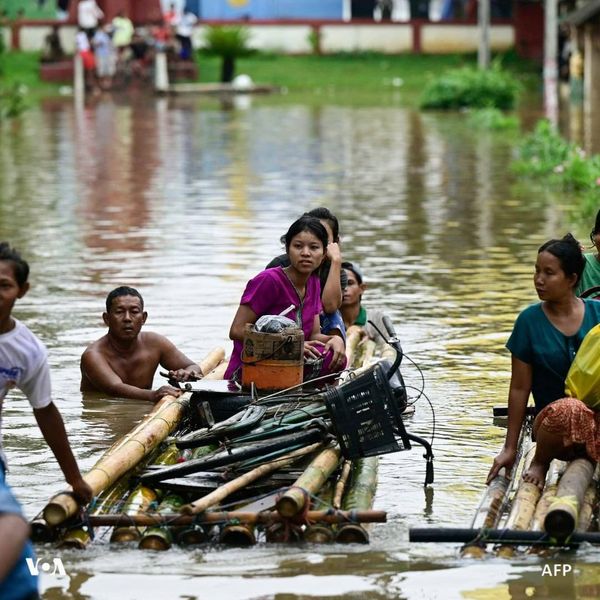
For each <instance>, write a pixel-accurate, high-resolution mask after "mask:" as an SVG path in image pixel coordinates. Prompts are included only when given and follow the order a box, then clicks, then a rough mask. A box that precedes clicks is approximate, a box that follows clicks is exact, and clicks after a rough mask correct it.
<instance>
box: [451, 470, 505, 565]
mask: <svg viewBox="0 0 600 600" xmlns="http://www.w3.org/2000/svg"><path fill="white" fill-rule="evenodd" d="M515 468H516V467H515ZM509 483H510V480H509V479H508V477H506V469H505V468H504V467H502V468H501V469H500V471H499V472H498V475H496V477H494V479H493V480H492V481H491V482H490V484H489V485H488V487H487V489H486V490H485V493H484V495H483V497H482V498H481V502H480V503H479V507H478V508H477V511H476V512H475V516H474V517H473V521H472V522H471V528H472V529H482V528H483V529H494V528H495V527H496V526H497V525H498V522H499V521H500V517H501V516H502V512H501V509H502V506H503V505H504V501H505V498H506V494H507V492H508V489H509ZM460 554H461V556H464V557H469V558H482V557H483V556H484V555H485V545H481V544H479V543H474V544H468V545H466V546H463V547H462V548H461V549H460Z"/></svg>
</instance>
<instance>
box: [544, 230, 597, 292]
mask: <svg viewBox="0 0 600 600" xmlns="http://www.w3.org/2000/svg"><path fill="white" fill-rule="evenodd" d="M540 252H550V254H552V255H553V256H556V258H558V262H559V263H560V268H561V269H562V270H563V271H564V273H565V274H566V275H572V274H573V273H575V275H577V280H576V281H575V285H577V284H578V283H579V280H580V279H581V274H582V273H583V269H584V267H585V258H584V257H583V253H582V252H581V246H580V245H579V242H578V241H577V240H576V239H575V238H574V237H573V236H572V235H571V234H570V233H567V235H565V236H564V237H563V238H561V239H560V240H549V241H547V242H546V243H545V244H542V245H541V246H540V247H539V250H538V254H540Z"/></svg>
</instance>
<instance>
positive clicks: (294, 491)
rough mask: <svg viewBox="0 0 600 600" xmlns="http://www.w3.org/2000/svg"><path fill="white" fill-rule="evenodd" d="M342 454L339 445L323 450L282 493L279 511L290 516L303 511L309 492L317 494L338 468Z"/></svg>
mask: <svg viewBox="0 0 600 600" xmlns="http://www.w3.org/2000/svg"><path fill="white" fill-rule="evenodd" d="M340 455H341V451H340V447H339V446H337V445H336V446H333V447H330V448H325V449H324V450H322V451H321V452H320V453H319V454H318V455H317V456H316V457H315V458H314V460H313V461H312V462H311V463H310V464H309V465H308V467H306V470H305V471H304V473H302V475H300V477H298V479H297V480H296V482H295V483H294V485H293V486H292V487H291V488H289V489H288V490H287V491H285V492H284V493H283V494H282V495H281V498H279V500H278V501H277V505H276V506H277V512H278V513H279V514H280V515H281V516H282V517H288V518H289V517H293V516H295V515H297V514H298V513H299V512H301V511H302V510H303V509H304V508H305V506H306V504H307V501H308V496H309V494H316V493H317V492H318V491H319V490H320V489H321V487H322V486H323V484H324V483H325V482H326V481H327V478H328V477H329V476H330V475H331V474H332V473H333V472H334V471H335V470H336V469H337V466H338V464H339V461H340Z"/></svg>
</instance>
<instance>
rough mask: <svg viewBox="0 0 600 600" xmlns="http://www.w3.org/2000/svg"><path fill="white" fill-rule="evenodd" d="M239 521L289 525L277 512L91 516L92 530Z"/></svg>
mask: <svg viewBox="0 0 600 600" xmlns="http://www.w3.org/2000/svg"><path fill="white" fill-rule="evenodd" d="M306 519H307V520H309V521H315V522H322V523H345V522H349V521H354V522H356V523H385V522H386V519H387V513H386V512H385V511H382V510H362V511H361V510H359V511H344V510H339V511H329V510H309V511H308V512H307V513H306ZM232 520H237V521H239V522H240V523H277V522H280V521H285V520H286V517H282V516H281V515H280V514H279V513H277V512H276V511H263V512H242V511H232V512H220V511H214V512H213V511H207V512H205V513H202V514H201V515H182V514H178V513H175V514H166V515H157V514H150V513H147V514H137V515H123V514H115V515H90V517H89V522H90V524H91V525H92V527H118V526H120V525H136V526H137V527H148V526H154V525H172V526H177V525H189V524H190V523H199V524H210V523H223V522H227V521H232Z"/></svg>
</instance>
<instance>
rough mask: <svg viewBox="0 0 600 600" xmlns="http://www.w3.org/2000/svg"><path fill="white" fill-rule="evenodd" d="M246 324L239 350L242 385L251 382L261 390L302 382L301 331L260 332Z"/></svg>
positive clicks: (302, 351)
mask: <svg viewBox="0 0 600 600" xmlns="http://www.w3.org/2000/svg"><path fill="white" fill-rule="evenodd" d="M252 327H253V326H252V325H247V326H246V331H245V333H244V348H243V351H242V387H243V388H244V389H249V388H250V387H251V384H252V383H254V386H255V387H256V389H258V390H261V391H277V390H284V389H286V388H289V387H292V386H294V385H299V384H301V383H302V376H303V371H304V333H303V332H302V330H301V329H296V328H289V329H286V330H285V331H284V332H281V333H261V332H258V331H254V330H253V328H252Z"/></svg>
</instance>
